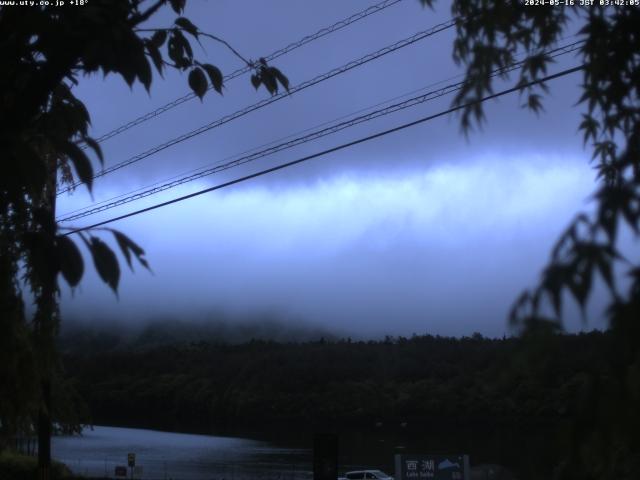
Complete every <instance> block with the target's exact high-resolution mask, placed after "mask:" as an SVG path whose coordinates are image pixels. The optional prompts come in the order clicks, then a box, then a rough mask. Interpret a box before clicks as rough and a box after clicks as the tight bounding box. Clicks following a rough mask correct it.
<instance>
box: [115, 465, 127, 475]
mask: <svg viewBox="0 0 640 480" xmlns="http://www.w3.org/2000/svg"><path fill="white" fill-rule="evenodd" d="M115 474H116V477H126V476H127V467H123V466H117V467H116V471H115Z"/></svg>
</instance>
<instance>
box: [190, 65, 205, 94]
mask: <svg viewBox="0 0 640 480" xmlns="http://www.w3.org/2000/svg"><path fill="white" fill-rule="evenodd" d="M189 86H190V87H191V90H193V93H195V94H196V95H197V96H198V97H199V98H200V100H202V97H204V94H205V93H207V86H208V84H207V77H206V76H205V75H204V72H203V71H202V69H201V68H199V67H195V68H194V69H193V70H191V72H190V73H189Z"/></svg>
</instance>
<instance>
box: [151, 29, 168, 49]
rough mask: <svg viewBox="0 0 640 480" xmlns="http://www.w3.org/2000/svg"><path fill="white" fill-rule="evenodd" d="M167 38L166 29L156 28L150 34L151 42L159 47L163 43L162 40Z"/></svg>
mask: <svg viewBox="0 0 640 480" xmlns="http://www.w3.org/2000/svg"><path fill="white" fill-rule="evenodd" d="M166 40H167V31H166V30H158V31H157V32H155V33H154V34H153V35H152V36H151V40H150V42H151V44H153V45H154V46H155V47H157V48H160V47H161V46H162V45H164V42H165V41H166Z"/></svg>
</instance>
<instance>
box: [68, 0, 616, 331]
mask: <svg viewBox="0 0 640 480" xmlns="http://www.w3.org/2000/svg"><path fill="white" fill-rule="evenodd" d="M373 3H374V2H373V1H372V0H363V1H360V0H357V1H356V0H350V1H348V2H347V1H342V0H331V1H329V0H327V1H325V2H300V1H299V0H289V1H284V0H278V1H269V2H265V1H261V0H255V1H245V0H242V1H239V0H228V1H227V0H221V1H195V0H191V1H190V2H189V5H188V9H187V11H186V16H187V17H189V18H191V20H193V22H194V23H196V24H197V25H198V26H199V27H200V29H201V30H203V31H207V32H211V33H214V34H216V35H218V36H220V37H222V38H224V39H225V40H227V41H229V42H230V43H231V44H232V45H233V46H234V47H235V48H236V49H237V50H239V51H240V52H242V54H243V55H245V56H246V57H249V58H253V59H255V58H259V57H261V56H265V55H268V54H269V53H271V52H272V51H274V50H277V49H279V48H281V47H283V46H285V45H287V44H289V43H291V42H293V41H296V40H298V39H300V38H302V37H304V36H305V35H308V34H311V33H314V32H315V31H317V30H319V29H320V28H322V27H325V26H328V25H331V24H332V23H334V22H335V21H337V20H340V19H342V18H344V17H347V16H349V15H351V14H353V13H355V12H357V11H360V10H363V9H365V8H367V7H368V6H369V5H372V4H373ZM171 18H172V14H171V12H166V14H163V15H162V18H158V19H157V20H154V22H152V24H153V26H158V27H163V26H167V25H168V24H169V22H170V21H171V20H170V19H171ZM447 19H449V5H448V4H447V3H440V4H438V5H437V8H436V10H435V11H431V10H428V9H423V8H421V6H420V4H419V2H418V1H417V0H404V1H402V2H400V3H399V4H397V5H394V6H392V7H389V8H387V9H386V10H385V11H383V12H380V13H376V14H374V15H371V16H370V17H368V18H367V19H365V20H362V21H360V22H357V23H356V24H354V25H352V26H350V27H348V28H346V29H343V30H341V31H339V32H336V33H334V34H331V35H329V36H327V37H325V38H323V39H320V40H318V41H315V42H313V43H312V44H309V45H307V46H304V47H302V48H300V49H298V50H296V51H295V52H292V53H291V54H288V55H285V56H283V57H281V58H279V59H277V60H275V61H274V62H273V64H274V65H275V66H277V67H278V68H280V69H281V70H282V71H283V72H284V73H285V74H286V75H288V77H289V79H290V81H291V85H296V84H299V83H301V82H303V81H305V80H308V79H310V78H313V77H315V76H317V75H319V74H321V73H324V72H326V71H329V70H331V69H333V68H335V67H338V66H341V65H343V64H345V63H347V62H349V61H351V60H353V59H356V58H359V57H361V56H363V55H365V54H367V53H370V52H374V51H376V50H378V49H380V48H382V47H384V46H386V45H388V44H391V43H394V42H396V41H397V40H400V39H403V38H405V37H408V36H410V35H412V34H413V33H416V32H418V31H420V30H424V29H427V28H429V27H431V26H433V25H435V24H437V23H440V22H442V21H445V20H447ZM571 33H572V32H571ZM568 34H569V32H568ZM453 35H454V32H453V30H449V31H446V32H443V33H440V34H437V35H435V36H433V37H431V38H429V39H426V40H423V41H421V42H418V43H416V44H415V45H412V46H409V47H406V48H404V49H402V50H400V51H398V52H395V53H392V54H389V55H387V56H385V57H382V58H380V59H378V60H375V61H373V62H370V63H368V64H367V65H364V66H362V67H359V68H356V69H354V70H352V71H350V72H348V73H345V74H343V75H340V76H337V77H335V78H333V79H330V80H328V81H326V82H323V83H322V84H320V85H317V86H315V87H311V88H309V89H307V90H305V91H302V92H299V93H296V94H294V95H291V96H290V97H288V98H284V99H283V100H281V101H278V102H276V103H274V104H273V105H271V106H269V107H266V108H264V109H262V110H260V111H257V112H254V113H252V114H250V115H247V116H245V117H243V118H240V119H238V120H236V121H233V122H230V123H228V124H226V125H224V126H221V127H220V128H216V129H213V130H211V131H209V132H207V133H204V134H202V135H199V136H197V137H195V138H193V139H191V140H189V141H187V142H183V143H181V144H179V145H176V146H174V147H172V148H169V149H166V150H165V151H163V152H161V153H159V154H157V155H154V156H152V157H150V158H147V159H144V160H142V161H140V162H138V163H137V164H136V165H135V166H132V167H130V168H125V169H122V170H120V171H118V172H117V173H113V174H111V175H108V176H105V177H104V178H102V179H100V180H97V181H96V184H95V188H94V200H95V201H97V202H99V201H102V200H105V199H109V198H111V197H114V196H117V195H121V194H124V193H127V192H130V191H132V190H135V189H138V188H142V187H145V186H147V185H150V184H153V183H155V182H160V181H163V180H166V179H167V178H170V177H174V176H176V175H180V174H183V173H185V172H188V171H190V170H192V169H194V168H197V167H201V166H204V165H208V164H212V163H215V162H219V161H221V160H223V159H225V158H227V157H230V156H232V155H236V154H238V153H241V152H243V151H246V150H248V149H253V148H255V147H258V146H260V145H262V144H265V143H268V142H272V141H274V140H278V139H281V138H283V137H286V136H289V135H292V134H295V133H298V132H300V131H303V130H306V129H309V128H313V127H316V126H318V125H320V124H323V123H325V122H328V121H332V120H335V119H337V118H339V117H343V116H345V115H349V114H352V113H353V112H356V111H359V110H361V109H365V108H368V107H371V106H373V105H376V104H379V103H380V102H384V101H387V100H390V99H392V98H394V97H398V96H400V95H404V94H406V93H408V92H411V91H414V90H416V89H420V88H423V87H427V86H429V85H432V84H434V83H436V82H440V81H443V80H447V81H448V83H450V82H452V81H455V80H460V77H456V78H454V79H452V77H454V76H456V75H460V73H462V71H463V70H462V69H461V68H460V67H457V66H456V65H455V64H454V62H453V61H452V59H451V49H452V40H453ZM569 41H571V39H568V40H567V42H569ZM203 45H204V47H205V49H206V50H203V49H202V48H200V47H196V49H195V50H196V55H199V56H200V57H201V58H203V59H206V60H207V61H209V62H211V63H214V64H216V65H217V66H219V67H220V68H221V70H222V71H223V73H229V72H231V71H233V70H235V69H237V68H239V67H241V66H242V63H241V62H240V60H238V59H237V58H236V57H234V56H233V55H232V54H231V53H230V52H229V51H228V50H226V49H225V48H224V47H222V46H220V45H219V44H216V43H214V42H210V41H207V40H203ZM577 64H578V60H577V59H576V58H575V57H574V56H573V54H569V55H566V56H564V57H561V58H559V59H558V62H557V65H556V66H555V67H554V71H556V70H557V71H559V70H561V69H563V68H568V67H570V66H574V65H577ZM513 82H514V80H513V79H512V80H511V81H510V82H506V83H504V84H502V85H511V84H512V83H513ZM579 83H580V76H579V75H578V74H575V75H571V76H568V77H564V78H563V79H560V80H556V81H554V82H553V83H550V84H549V86H550V90H551V92H550V95H549V97H548V98H547V99H546V101H545V108H546V112H545V113H544V114H542V115H540V116H539V117H536V116H535V115H533V114H531V113H529V112H527V111H525V110H523V109H522V108H520V105H521V104H522V103H523V99H522V98H519V97H518V96H517V95H511V96H508V97H503V98H501V99H500V100H499V101H493V102H490V103H487V104H486V112H487V117H488V124H487V125H485V126H484V128H483V129H482V130H481V131H476V132H474V133H472V134H471V135H470V136H469V138H468V139H465V137H464V136H463V135H462V134H461V133H460V129H459V117H458V116H456V115H452V116H449V117H444V118H440V119H437V120H435V121H432V122H428V123H425V124H422V125H419V126H416V127H413V128H411V129H408V130H404V131H402V132H399V133H396V134H393V135H388V136H386V137H384V138H381V139H378V140H374V141H371V142H368V143H366V144H363V145H360V146H356V147H353V148H351V149H348V150H344V151H341V152H338V153H335V154H331V155H328V156H325V157H322V158H318V159H315V160H312V161H311V162H307V163H305V164H303V165H299V166H296V167H293V168H290V169H287V170H285V171H281V172H277V173H274V174H271V175H269V176H266V177H262V178H260V179H256V180H252V181H249V182H246V183H243V184H240V185H237V186H234V187H231V188H228V189H224V190H221V191H218V192H214V193H209V194H206V195H203V196H200V197H197V198H194V199H191V200H188V201H185V202H181V203H178V204H175V205H172V206H170V207H167V208H163V209H159V210H156V211H154V212H150V213H147V214H144V215H141V216H137V217H134V218H130V219H127V220H123V221H119V222H117V223H114V224H113V225H112V226H113V227H114V228H118V229H121V230H122V231H123V232H125V233H127V234H128V235H129V236H131V237H132V238H133V239H135V240H136V241H137V242H138V243H140V244H141V245H142V246H143V247H144V248H145V249H146V251H147V255H148V259H149V261H150V263H151V265H152V267H153V270H154V275H150V274H148V273H147V272H144V271H142V270H140V269H138V271H136V273H135V274H131V273H129V272H128V271H125V272H124V273H123V277H122V281H121V288H120V298H119V300H116V298H115V297H114V295H113V294H112V293H111V292H110V291H109V290H108V289H107V288H106V287H105V286H104V285H102V284H101V283H100V282H98V281H97V279H96V276H95V274H94V273H93V271H92V269H89V270H90V273H89V274H88V275H87V277H86V279H85V281H84V282H83V284H82V286H81V288H79V289H78V291H76V292H75V295H74V296H73V297H72V296H71V294H70V292H69V291H68V289H65V291H64V292H63V313H64V314H68V315H73V316H80V317H82V318H87V319H92V318H98V317H99V318H105V317H110V318H117V319H119V320H129V319H130V320H132V321H134V320H139V319H148V318H152V317H158V316H165V317H166V316H169V317H175V318H195V317H198V318H200V317H202V316H203V315H204V316H206V315H207V312H212V311H220V310H224V311H228V312H231V313H233V314H238V315H243V314H252V313H255V312H270V313H275V314H276V315H280V316H281V317H282V318H286V319H292V320H291V321H296V322H307V323H314V324H320V325H323V326H325V327H328V328H339V329H341V330H343V331H354V332H359V333H360V334H361V335H364V336H374V335H380V334H383V333H389V334H394V335H397V334H403V335H404V334H410V333H412V332H417V333H424V332H431V333H437V334H444V335H464V334H470V333H472V332H474V331H479V332H481V333H484V334H487V335H502V334H503V333H504V332H508V328H507V325H506V313H507V311H508V309H509V307H510V305H511V303H512V301H513V300H514V299H515V297H516V296H517V294H518V293H519V292H520V291H521V290H522V289H523V288H525V287H528V286H531V285H533V284H534V282H535V280H536V279H537V278H538V276H539V274H540V271H541V269H542V267H543V265H544V262H545V261H546V260H547V259H548V255H549V251H550V248H551V246H552V245H553V243H554V241H555V239H556V238H557V236H558V235H559V233H560V232H561V231H562V230H563V228H564V227H565V226H566V225H567V224H568V222H569V221H570V219H571V218H572V216H573V215H574V214H575V213H576V212H577V211H578V210H580V209H585V208H586V209H589V208H591V206H590V205H591V204H589V203H588V201H587V200H588V196H589V194H590V193H591V192H592V191H593V190H594V187H595V183H594V171H593V170H592V169H591V167H590V165H589V158H590V153H589V152H588V151H587V150H585V149H584V148H583V146H582V141H581V138H580V136H579V135H578V134H577V132H576V131H577V125H578V123H579V121H580V112H581V107H577V108H576V107H575V106H574V105H575V103H576V102H577V100H578V98H579V93H580V92H579ZM187 92H188V87H187V83H186V76H180V75H179V74H176V73H174V72H168V73H167V74H166V75H165V78H164V79H160V78H156V79H155V80H154V85H153V88H152V93H151V95H148V94H147V93H146V92H145V91H144V89H143V88H142V87H141V86H140V85H136V86H135V87H134V88H133V89H132V90H131V89H129V87H127V86H126V85H125V84H124V82H123V81H122V80H121V79H120V78H119V77H118V78H116V77H107V78H106V79H103V78H102V77H101V76H96V77H88V78H84V79H83V80H82V82H81V85H80V86H79V87H78V88H77V89H76V93H77V95H78V96H79V97H80V98H82V99H83V100H84V101H85V102H86V104H87V106H88V108H89V110H90V112H91V113H92V117H93V129H94V130H93V131H94V133H95V135H96V136H99V135H101V134H103V133H105V132H106V131H109V130H111V129H112V128H114V127H117V126H119V125H121V124H122V123H125V122H127V121H129V120H131V119H132V118H135V117H137V116H139V115H141V114H144V113H146V112H148V111H150V110H153V109H155V108H157V107H158V106H161V105H163V104H165V103H166V102H168V101H171V100H173V99H175V98H176V97H178V96H181V95H183V94H184V93H187ZM268 95H269V94H268V93H267V92H266V91H265V90H264V89H260V90H259V91H258V92H255V91H254V89H253V87H252V86H251V85H250V82H249V78H248V77H247V76H246V75H245V76H243V77H240V78H237V79H234V80H232V81H231V82H229V83H228V85H227V87H226V89H225V91H224V96H219V95H216V94H215V93H211V92H210V93H209V94H208V95H207V96H206V97H205V99H204V101H203V102H200V101H197V100H195V101H190V102H187V103H185V104H183V105H181V106H179V107H177V108H175V109H173V110H171V112H169V113H166V114H164V115H162V116H160V117H158V118H156V119H154V120H152V121H149V122H146V123H145V124H144V125H142V126H140V127H137V128H134V129H131V130H129V131H128V132H126V133H125V134H123V135H120V136H118V137H115V138H113V139H111V140H108V141H107V142H105V143H104V145H103V148H104V151H105V156H106V165H107V166H109V165H112V164H115V163H117V162H120V161H122V160H125V159H127V158H129V157H131V156H133V155H135V154H137V153H140V152H142V151H144V150H146V149H148V148H150V147H152V146H154V145H157V144H159V143H162V142H165V141H167V140H169V139H171V138H174V137H177V136H179V135H181V134H183V133H185V132H188V131H190V130H193V129H195V128H198V127H200V126H201V125H204V124H207V123H209V122H212V121H214V120H216V119H217V118H220V117H222V116H224V115H226V114H229V113H231V112H234V111H236V110H238V109H241V108H243V107H245V106H247V105H250V104H252V103H255V102H257V101H259V100H262V99H263V98H267V97H268ZM450 103H451V97H450V96H449V97H444V98H442V99H439V100H436V101H433V102H427V103H425V104H423V105H421V106H418V107H414V108H412V109H408V110H406V111H404V112H400V113H397V114H393V115H389V116H387V117H385V118H381V119H378V120H375V121H372V122H368V123H366V124H363V125H360V126H357V127H354V128H351V129H348V130H346V131H343V132H341V133H339V134H336V135H332V136H329V137H326V138H324V139H322V140H319V141H315V142H311V143H308V144H305V145H302V146H299V147H296V148H293V149H291V150H287V151H284V152H280V153H278V154H276V155H274V156H271V157H267V158H264V159H260V160H258V161H256V162H252V163H251V164H249V165H246V166H243V167H241V168H235V169H230V170H228V171H226V172H222V173H220V174H216V175H213V176H210V177H206V178H203V179H200V180H198V181H196V182H192V183H188V184H186V185H183V186H181V187H179V188H176V189H172V190H169V191H167V192H164V193H162V194H159V195H154V196H151V197H149V198H147V199H145V200H142V201H139V202H134V203H130V204H128V205H126V206H123V207H120V208H116V209H113V210H110V211H108V212H105V213H102V214H99V215H94V216H90V217H86V218H84V219H82V220H77V221H75V222H73V225H76V226H82V225H86V224H89V223H94V222H96V221H99V220H102V219H106V218H109V217H112V216H115V215H119V214H123V213H126V212H129V211H131V210H134V209H137V208H141V207H143V206H147V205H151V204H154V203H158V202H160V201H164V200H168V199H170V198H173V197H176V196H178V195H181V194H185V193H189V192H194V191H197V190H199V189H202V188H205V187H207V186H210V185H214V184H217V183H220V182H222V181H225V180H229V179H232V178H235V177H239V176H242V175H244V174H246V173H249V172H254V171H258V170H261V169H263V168H266V167H268V166H272V165H275V164H277V163H281V162H285V161H290V160H293V159H296V158H298V157H301V156H304V155H307V154H310V153H313V152H316V151H320V150H323V149H325V148H329V147H331V146H334V145H337V144H339V143H343V142H346V141H349V140H352V139H355V138H358V137H361V136H365V135H368V134H371V133H374V132H376V131H379V130H383V129H386V128H390V127H393V126H396V125H399V124H401V123H404V122H407V121H411V120H414V119H417V118H419V117H422V116H425V115H428V114H433V113H436V112H438V111H440V110H443V109H446V108H447V107H448V106H449V105H450ZM90 203H91V199H90V197H89V196H88V195H86V193H85V191H84V189H83V188H80V189H78V191H77V192H76V193H74V194H73V195H63V196H62V197H61V198H60V199H59V204H58V212H59V214H64V213H65V212H68V211H71V210H74V209H77V208H81V207H84V206H87V205H89V204H90ZM601 293H602V292H598V293H597V295H596V298H595V300H594V302H593V303H592V304H591V305H590V308H589V315H590V322H589V324H588V327H601V326H603V325H604V323H603V321H602V319H601V317H602V315H601V313H602V308H603V306H604V303H603V302H604V300H603V296H602V295H601ZM567 312H568V321H567V325H568V327H569V328H570V329H572V330H575V329H578V328H581V326H582V325H581V323H580V321H579V320H578V317H577V314H576V310H575V309H569V310H568V311H567Z"/></svg>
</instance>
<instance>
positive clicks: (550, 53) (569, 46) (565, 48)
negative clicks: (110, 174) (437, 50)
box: [60, 34, 584, 217]
mask: <svg viewBox="0 0 640 480" xmlns="http://www.w3.org/2000/svg"><path fill="white" fill-rule="evenodd" d="M576 36H577V35H575V34H574V35H569V36H567V37H563V38H562V39H561V40H568V39H570V38H575V37H576ZM583 43H584V40H579V41H577V42H574V43H571V44H567V45H564V46H562V47H559V48H556V49H553V50H547V51H541V52H540V53H543V54H544V55H547V56H550V57H551V58H555V57H557V56H560V55H564V54H565V53H569V52H571V51H574V50H577V49H578V47H579V46H581V45H582V44H583ZM558 51H560V53H554V52H558ZM525 55H528V54H527V53H526V52H522V53H520V54H518V55H516V57H519V58H521V57H523V56H525ZM512 65H515V63H514V64H512ZM464 76H465V73H459V74H457V75H453V76H451V77H448V78H445V79H442V80H438V81H437V82H432V83H430V84H428V85H425V86H424V87H420V88H417V89H414V90H412V91H410V92H406V93H403V94H401V95H397V96H395V97H393V98H389V99H387V100H383V101H381V102H378V103H376V104H374V105H370V106H368V107H364V108H361V109H358V110H356V111H354V112H351V113H348V114H346V115H341V116H340V117H338V118H334V119H332V120H328V121H326V122H323V123H321V124H318V125H314V126H312V127H308V128H305V129H303V130H298V131H297V132H294V133H291V134H289V135H285V136H284V137H280V138H278V139H275V140H271V141H269V142H266V143H263V144H261V145H258V146H256V147H253V148H250V149H247V150H244V151H242V152H239V153H236V154H234V155H229V156H227V157H225V158H223V159H221V160H218V161H216V162H213V163H209V164H207V165H204V166H201V167H197V168H193V169H190V170H188V171H185V172H181V173H179V174H177V175H172V176H170V177H168V178H164V179H162V180H158V181H156V182H154V183H152V184H149V185H145V186H142V187H139V188H136V189H134V190H131V191H128V192H125V193H121V194H119V195H115V196H113V197H109V198H106V199H104V200H101V201H99V202H94V203H92V204H91V205H89V206H85V207H79V208H75V209H73V210H69V211H67V212H65V213H62V214H60V216H61V217H68V216H70V215H72V214H74V213H77V212H81V211H86V210H89V209H91V208H95V207H97V206H99V205H103V204H105V203H111V202H114V201H116V200H119V199H121V198H123V197H128V196H131V195H134V194H136V193H139V192H142V191H143V190H149V189H152V188H154V187H157V186H159V185H162V184H163V183H168V182H171V181H173V180H177V179H179V178H182V177H185V176H188V175H193V174H195V173H199V172H202V171H204V170H208V169H209V168H211V166H213V165H220V164H223V163H226V162H229V161H231V160H232V159H238V158H239V157H241V156H243V155H248V154H249V153H252V152H257V151H259V150H261V149H265V148H266V147H270V146H272V145H276V144H278V143H282V142H284V141H285V140H288V139H290V138H294V137H296V136H300V135H302V134H304V133H307V132H311V131H313V130H315V129H318V128H321V127H325V126H328V125H332V124H334V123H336V122H339V121H341V120H345V119H348V118H351V117H353V116H354V115H358V114H361V113H364V112H367V111H369V110H372V109H374V108H378V107H381V106H382V105H386V104H388V103H391V102H394V101H397V100H400V99H402V98H406V97H409V96H411V95H414V94H416V93H418V92H423V91H425V90H427V89H429V88H434V87H437V86H438V85H442V84H445V83H447V82H451V81H453V80H456V79H458V78H461V77H464Z"/></svg>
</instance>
